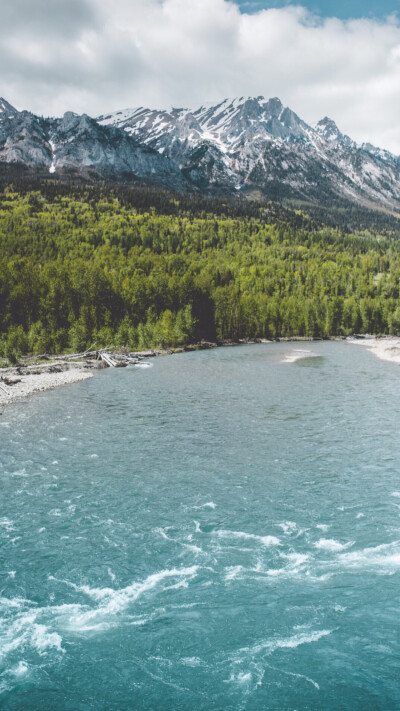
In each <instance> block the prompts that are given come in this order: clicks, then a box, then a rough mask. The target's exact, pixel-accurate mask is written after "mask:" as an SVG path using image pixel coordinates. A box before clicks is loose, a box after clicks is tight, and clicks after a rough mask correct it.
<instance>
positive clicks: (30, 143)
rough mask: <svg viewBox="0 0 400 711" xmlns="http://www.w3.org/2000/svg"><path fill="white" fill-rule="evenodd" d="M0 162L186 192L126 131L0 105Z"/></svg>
mask: <svg viewBox="0 0 400 711" xmlns="http://www.w3.org/2000/svg"><path fill="white" fill-rule="evenodd" d="M0 162H4V163H20V164H23V165H25V166H27V167H29V168H34V169H39V170H40V169H41V170H47V171H48V172H49V173H65V172H77V173H94V174H98V175H102V176H112V177H116V178H121V177H124V176H126V175H128V176H132V177H135V178H139V179H143V180H146V181H149V182H152V183H155V184H158V185H162V186H164V187H169V188H174V189H178V190H186V189H188V187H189V186H188V184H187V181H186V180H185V178H184V177H183V175H182V173H181V171H180V169H179V168H178V167H177V166H176V165H175V163H173V162H172V161H171V160H170V159H168V157H164V156H162V155H160V153H158V152H157V151H155V150H154V149H152V148H151V147H150V146H148V145H141V144H140V143H139V142H138V141H137V140H136V139H135V138H132V137H131V136H129V135H128V134H127V133H126V132H125V131H121V130H120V129H118V128H114V127H113V126H101V125H99V124H98V123H97V121H95V120H94V119H92V118H90V117H89V116H87V115H85V114H83V115H82V116H78V115H77V114H74V113H72V112H67V113H65V114H64V116H63V118H61V119H44V118H41V117H38V116H35V115H34V114H31V113H29V112H28V111H17V110H16V109H13V107H11V106H10V104H8V103H7V102H5V101H4V100H2V99H0Z"/></svg>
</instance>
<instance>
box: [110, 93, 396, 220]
mask: <svg viewBox="0 0 400 711" xmlns="http://www.w3.org/2000/svg"><path fill="white" fill-rule="evenodd" d="M98 121H99V123H101V124H102V125H112V126H115V127H118V128H122V129H124V130H125V131H126V132H127V133H129V135H131V136H135V137H137V138H138V140H140V141H142V142H143V143H146V144H147V145H149V146H151V147H152V148H154V149H156V150H158V151H159V152H161V153H162V154H163V155H166V156H168V157H170V158H172V159H173V160H174V161H176V162H178V163H179V164H180V165H181V167H182V170H183V172H184V173H185V175H186V176H187V177H188V178H189V179H190V180H192V181H193V182H194V183H196V184H198V185H199V187H201V188H203V189H204V187H209V188H210V187H211V188H213V189H215V190H222V191H223V190H228V189H229V190H240V191H243V192H248V191H250V190H254V189H255V188H256V189H257V190H259V191H260V192H261V193H263V194H266V195H269V196H273V197H278V196H279V195H280V196H283V195H290V196H292V197H299V198H302V199H313V200H317V201H325V200H328V199H334V198H339V199H346V200H350V201H360V202H363V203H364V204H368V203H379V204H382V205H385V206H386V207H390V208H398V207H399V206H400V160H399V158H398V157H396V156H393V155H391V154H390V153H389V152H388V151H382V150H380V149H377V148H374V147H373V146H371V145H370V144H364V145H362V146H358V145H357V144H356V143H355V142H354V141H352V140H351V139H350V138H349V137H348V136H345V135H343V134H342V133H341V132H340V131H339V129H338V128H337V126H336V124H335V123H334V122H333V121H332V120H331V119H328V118H325V119H322V121H320V122H319V123H318V124H317V126H316V127H315V128H313V127H311V126H309V125H307V124H306V123H305V122H304V121H302V120H301V119H300V118H299V117H298V116H297V115H296V114H295V113H294V112H293V111H292V110H291V109H289V108H287V107H284V106H283V105H282V103H281V101H280V100H279V99H278V98H273V99H269V100H266V99H264V97H262V96H259V97H257V98H252V97H247V98H246V97H242V98H240V99H234V100H232V101H230V100H225V101H223V102H220V103H219V104H216V105H203V106H201V107H199V108H197V109H176V108H173V109H171V110H168V111H155V110H150V109H144V108H139V109H133V110H129V109H128V110H125V111H119V112H116V113H114V114H110V115H108V116H101V117H99V119H98Z"/></svg>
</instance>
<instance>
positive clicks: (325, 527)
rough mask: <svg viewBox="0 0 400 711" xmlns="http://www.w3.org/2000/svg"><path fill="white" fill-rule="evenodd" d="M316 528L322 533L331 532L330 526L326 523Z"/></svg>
mask: <svg viewBox="0 0 400 711" xmlns="http://www.w3.org/2000/svg"><path fill="white" fill-rule="evenodd" d="M316 528H318V529H319V530H320V531H322V533H326V532H327V531H329V529H330V526H328V525H327V524H326V523H319V524H318V525H317V526H316Z"/></svg>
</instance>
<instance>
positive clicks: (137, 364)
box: [135, 363, 153, 368]
mask: <svg viewBox="0 0 400 711" xmlns="http://www.w3.org/2000/svg"><path fill="white" fill-rule="evenodd" d="M152 367H153V363H135V368H152Z"/></svg>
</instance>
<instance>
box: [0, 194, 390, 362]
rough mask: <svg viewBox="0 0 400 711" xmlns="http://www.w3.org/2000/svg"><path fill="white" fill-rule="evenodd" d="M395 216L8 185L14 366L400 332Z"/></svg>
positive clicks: (4, 217)
mask: <svg viewBox="0 0 400 711" xmlns="http://www.w3.org/2000/svg"><path fill="white" fill-rule="evenodd" d="M399 237H400V221H399V219H398V218H397V217H396V216H392V215H387V214H386V213H376V212H374V213H370V212H369V211H368V210H363V209H361V208H360V210H359V211H357V210H356V209H354V208H352V210H346V209H345V208H343V209H332V210H331V211H328V212H327V211H323V210H319V209H318V208H316V207H313V206H300V205H292V206H286V207H284V206H282V205H279V204H277V203H271V202H268V203H265V202H264V203H263V202H256V201H253V202H250V201H245V200H243V201H239V200H237V201H235V200H225V201H224V200H222V199H215V198H213V199H211V198H206V197H204V196H200V195H197V196H196V195H191V196H181V195H176V194H172V193H167V192H165V191H157V190H155V189H150V188H149V189H146V188H141V187H137V188H134V187H130V188H128V187H126V188H124V187H123V186H121V187H119V188H118V186H108V187H106V186H89V185H82V186H76V185H75V186H73V185H60V184H56V183H54V184H52V183H50V182H48V183H43V184H39V183H38V184H36V185H32V184H29V185H27V184H25V183H21V184H18V181H14V182H11V183H10V182H9V183H7V182H3V183H2V184H1V183H0V355H1V356H2V357H5V358H8V359H9V360H10V361H12V362H15V361H16V360H17V359H18V358H19V357H20V356H21V355H24V354H28V353H36V354H39V353H61V352H68V351H81V350H84V349H85V348H88V347H91V346H92V347H96V348H101V347H107V346H113V347H116V348H122V347H127V348H129V349H131V350H138V349H139V350H140V349H147V348H153V347H157V348H167V347H172V348H174V347H178V346H182V345H185V344H189V343H195V342H199V341H201V340H212V341H215V340H217V341H226V340H237V339H247V338H249V339H250V338H278V337H288V336H312V337H329V336H345V335H350V334H353V333H374V334H389V333H390V334H400V240H399Z"/></svg>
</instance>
